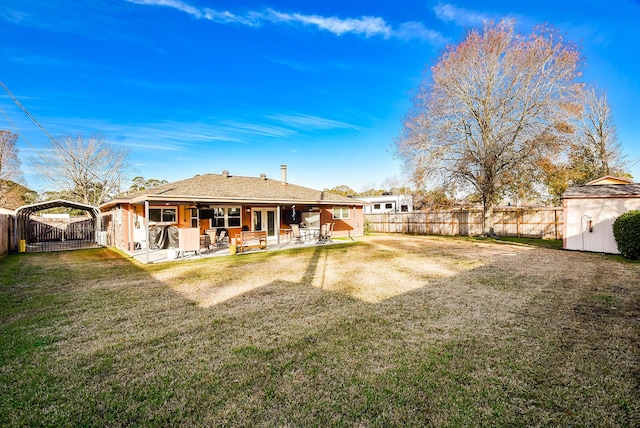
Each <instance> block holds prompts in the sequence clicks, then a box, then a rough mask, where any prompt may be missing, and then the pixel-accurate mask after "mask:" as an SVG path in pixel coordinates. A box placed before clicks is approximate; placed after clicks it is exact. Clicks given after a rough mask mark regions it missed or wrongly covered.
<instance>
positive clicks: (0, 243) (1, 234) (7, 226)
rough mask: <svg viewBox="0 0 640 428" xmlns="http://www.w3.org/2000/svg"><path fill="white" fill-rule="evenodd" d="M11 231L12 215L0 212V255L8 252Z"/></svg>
mask: <svg viewBox="0 0 640 428" xmlns="http://www.w3.org/2000/svg"><path fill="white" fill-rule="evenodd" d="M12 231H13V217H10V216H8V215H6V214H0V257H1V256H3V255H5V254H7V253H8V252H9V249H10V246H11V241H12V239H11V238H12V236H13V235H12Z"/></svg>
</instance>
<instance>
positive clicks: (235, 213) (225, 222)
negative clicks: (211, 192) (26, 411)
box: [211, 207, 242, 227]
mask: <svg viewBox="0 0 640 428" xmlns="http://www.w3.org/2000/svg"><path fill="white" fill-rule="evenodd" d="M240 226H242V208H241V207H229V208H225V207H216V208H214V209H213V218H212V219H211V227H240Z"/></svg>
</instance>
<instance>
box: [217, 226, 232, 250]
mask: <svg viewBox="0 0 640 428" xmlns="http://www.w3.org/2000/svg"><path fill="white" fill-rule="evenodd" d="M228 245H229V237H228V236H227V230H226V229H222V230H221V231H220V235H218V238H217V239H216V246H217V247H218V248H222V247H224V246H228Z"/></svg>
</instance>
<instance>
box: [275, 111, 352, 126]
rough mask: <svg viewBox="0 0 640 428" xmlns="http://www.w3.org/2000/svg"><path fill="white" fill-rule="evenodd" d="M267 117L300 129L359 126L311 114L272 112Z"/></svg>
mask: <svg viewBox="0 0 640 428" xmlns="http://www.w3.org/2000/svg"><path fill="white" fill-rule="evenodd" d="M267 118H268V119H273V120H275V121H277V122H280V123H283V124H285V125H286V126H290V127H292V128H298V129H302V130H311V129H355V130H359V129H360V128H359V127H357V126H355V125H352V124H350V123H346V122H340V121H338V120H333V119H327V118H324V117H319V116H312V115H307V114H283V113H278V114H273V115H271V116H267Z"/></svg>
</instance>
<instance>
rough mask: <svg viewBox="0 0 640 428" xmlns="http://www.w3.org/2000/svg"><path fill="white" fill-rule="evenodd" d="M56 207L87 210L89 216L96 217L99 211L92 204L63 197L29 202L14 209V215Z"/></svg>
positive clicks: (27, 215) (29, 213) (23, 214)
mask: <svg viewBox="0 0 640 428" xmlns="http://www.w3.org/2000/svg"><path fill="white" fill-rule="evenodd" d="M58 207H67V208H73V209H76V210H83V211H87V212H89V214H91V217H93V218H97V217H98V216H99V215H100V211H99V210H98V208H96V207H94V206H92V205H86V204H81V203H79V202H73V201H66V200H64V199H55V200H53V201H45V202H38V203H37V204H31V205H23V206H21V207H20V208H18V209H17V210H16V217H20V216H23V217H29V216H30V215H31V214H33V213H35V212H38V211H44V210H48V209H50V208H58Z"/></svg>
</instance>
